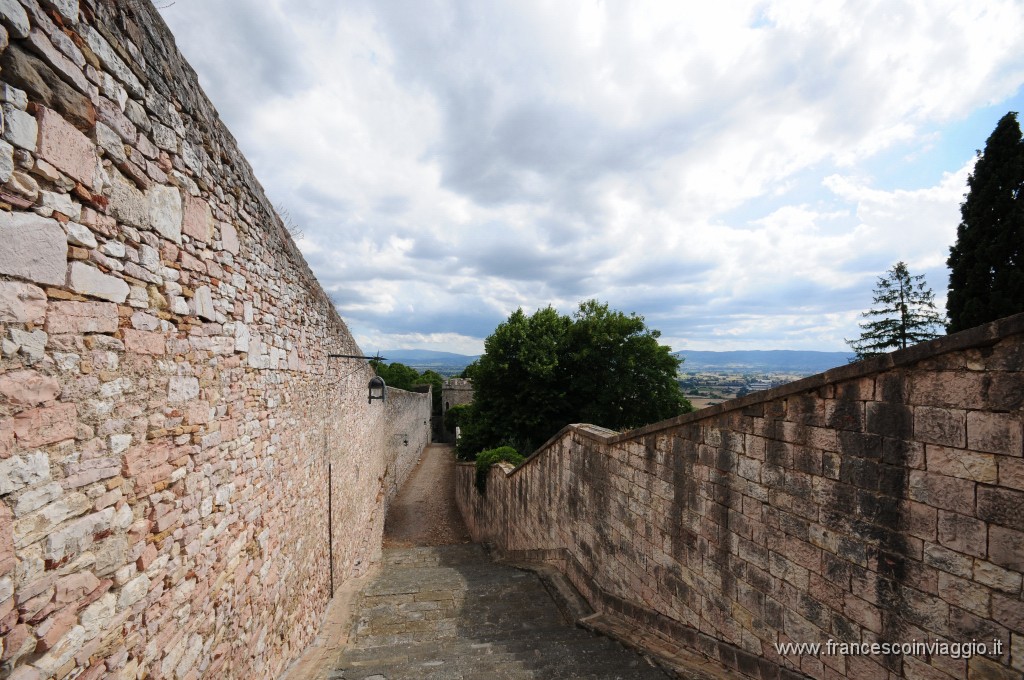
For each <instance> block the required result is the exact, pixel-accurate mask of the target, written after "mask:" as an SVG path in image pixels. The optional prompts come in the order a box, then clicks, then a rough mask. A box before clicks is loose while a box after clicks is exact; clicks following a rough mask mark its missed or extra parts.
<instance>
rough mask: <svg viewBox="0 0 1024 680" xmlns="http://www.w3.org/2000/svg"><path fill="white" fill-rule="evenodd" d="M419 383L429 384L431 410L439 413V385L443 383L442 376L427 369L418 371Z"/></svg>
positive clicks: (435, 413) (437, 414)
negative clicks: (431, 400) (431, 401)
mask: <svg viewBox="0 0 1024 680" xmlns="http://www.w3.org/2000/svg"><path fill="white" fill-rule="evenodd" d="M419 383H420V384H421V385H430V387H431V399H433V404H432V405H431V410H432V412H433V414H434V415H436V416H439V415H441V387H442V385H444V376H443V375H441V374H440V373H438V372H437V371H431V370H429V369H428V370H426V371H423V373H420V377H419Z"/></svg>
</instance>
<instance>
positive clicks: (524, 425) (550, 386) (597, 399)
mask: <svg viewBox="0 0 1024 680" xmlns="http://www.w3.org/2000/svg"><path fill="white" fill-rule="evenodd" d="M659 337H660V333H659V332H658V331H656V330H650V329H648V328H647V326H646V324H645V323H644V320H643V317H641V316H637V315H635V314H629V315H626V314H623V313H622V312H617V311H611V310H609V308H608V305H606V304H601V303H598V302H597V301H596V300H590V301H587V302H584V303H582V304H580V307H579V309H578V310H577V311H576V313H575V314H573V316H571V317H569V316H562V315H560V314H559V313H558V312H557V311H556V310H555V309H554V308H552V307H546V308H545V309H540V310H538V311H536V312H535V313H534V314H533V315H532V316H527V315H526V314H525V313H524V312H523V311H522V310H521V309H520V310H517V311H515V312H513V313H512V315H511V316H509V318H508V319H507V320H506V321H505V322H503V323H502V324H500V325H499V326H498V327H497V328H496V329H495V330H494V333H492V334H491V336H490V337H488V338H487V339H486V340H485V341H484V348H485V351H484V354H483V356H481V357H480V359H479V362H478V365H477V367H476V369H475V371H474V379H473V388H474V401H473V409H471V411H470V413H471V417H470V418H468V419H465V418H464V420H465V421H466V422H463V423H460V426H461V428H462V439H461V440H460V441H459V447H458V448H459V454H460V456H461V457H464V458H471V457H472V456H473V454H474V453H476V452H477V451H480V450H482V449H488V448H493V447H495V446H499V445H503V444H509V443H514V444H515V445H516V446H517V447H519V450H521V451H532V450H533V449H534V448H536V447H537V446H539V445H541V444H543V443H544V442H545V441H547V440H548V439H549V438H550V437H552V436H553V435H555V434H556V433H557V432H558V431H559V430H560V429H562V428H563V427H565V426H566V425H568V424H570V423H579V422H588V423H594V424H596V425H601V426H603V427H607V428H610V429H616V430H621V429H629V428H634V427H640V426H642V425H646V424H648V423H653V422H657V421H659V420H664V419H666V418H671V417H673V416H676V415H679V414H680V413H686V412H688V411H691V410H692V406H690V403H689V402H688V401H686V399H685V398H684V397H683V394H682V391H681V390H680V389H679V384H678V382H677V381H676V371H677V370H678V368H679V364H680V361H679V359H677V358H676V357H674V356H673V355H672V353H671V349H670V348H669V347H667V346H664V345H660V344H659V343H658V338H659Z"/></svg>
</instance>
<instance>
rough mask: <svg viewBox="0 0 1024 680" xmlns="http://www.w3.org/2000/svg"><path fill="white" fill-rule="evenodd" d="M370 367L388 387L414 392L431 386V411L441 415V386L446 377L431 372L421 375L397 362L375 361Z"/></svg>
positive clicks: (427, 371) (371, 362)
mask: <svg viewBox="0 0 1024 680" xmlns="http://www.w3.org/2000/svg"><path fill="white" fill-rule="evenodd" d="M370 365H371V366H372V367H373V370H374V371H376V372H377V375H379V376H380V377H381V378H383V379H384V382H385V384H387V386H388V387H394V388H396V389H400V390H408V391H412V390H413V389H414V388H416V387H417V386H419V385H431V386H432V387H433V390H432V395H431V398H432V400H433V404H432V405H431V409H432V411H433V412H434V413H435V414H438V415H439V414H440V413H441V386H442V385H443V384H444V376H442V375H441V374H440V373H438V372H436V371H431V370H426V371H424V372H423V373H420V372H419V371H417V370H416V369H415V368H412V367H411V366H406V365H405V364H402V363H399V362H397V361H395V362H393V363H390V364H385V363H384V362H382V361H377V360H376V359H374V360H372V361H370Z"/></svg>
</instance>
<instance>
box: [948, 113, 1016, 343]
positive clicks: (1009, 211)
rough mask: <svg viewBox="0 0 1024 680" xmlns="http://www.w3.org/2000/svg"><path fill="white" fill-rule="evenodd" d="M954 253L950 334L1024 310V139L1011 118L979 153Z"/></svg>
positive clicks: (1008, 116) (1009, 115)
mask: <svg viewBox="0 0 1024 680" xmlns="http://www.w3.org/2000/svg"><path fill="white" fill-rule="evenodd" d="M967 184H968V187H969V191H968V193H967V195H966V200H965V201H964V202H963V203H962V204H961V205H960V214H961V218H962V219H961V222H960V226H959V227H957V232H956V243H955V244H954V245H953V247H952V248H950V249H949V253H950V254H949V260H947V262H946V264H948V265H949V269H950V274H949V296H948V298H947V299H946V310H947V312H948V314H949V327H948V329H949V332H950V333H955V332H956V331H961V330H964V329H965V328H972V327H974V326H977V325H979V324H983V323H987V322H989V321H994V320H995V319H1000V318H1002V317H1004V316H1009V315H1011V314H1016V313H1017V312H1022V311H1024V197H1022V196H1021V192H1022V189H1024V139H1021V131H1020V125H1019V124H1018V123H1017V114H1016V112H1013V111H1011V112H1010V113H1007V114H1006V115H1005V116H1003V117H1002V119H1001V120H1000V121H999V123H998V124H997V125H996V129H995V130H994V131H993V132H992V134H991V135H990V136H989V138H988V140H987V141H986V142H985V150H984V151H980V152H978V162H977V164H976V165H975V166H974V172H973V173H971V176H970V177H969V178H968V180H967Z"/></svg>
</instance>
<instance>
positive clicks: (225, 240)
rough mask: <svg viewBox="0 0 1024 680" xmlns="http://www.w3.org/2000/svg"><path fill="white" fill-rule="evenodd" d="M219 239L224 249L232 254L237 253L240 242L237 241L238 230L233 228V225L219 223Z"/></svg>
mask: <svg viewBox="0 0 1024 680" xmlns="http://www.w3.org/2000/svg"><path fill="white" fill-rule="evenodd" d="M220 240H221V244H223V246H224V250H226V251H228V252H229V253H232V254H233V255H237V254H238V251H239V248H240V244H239V243H238V230H237V229H235V227H234V225H231V224H228V223H227V222H221V223H220Z"/></svg>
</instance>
